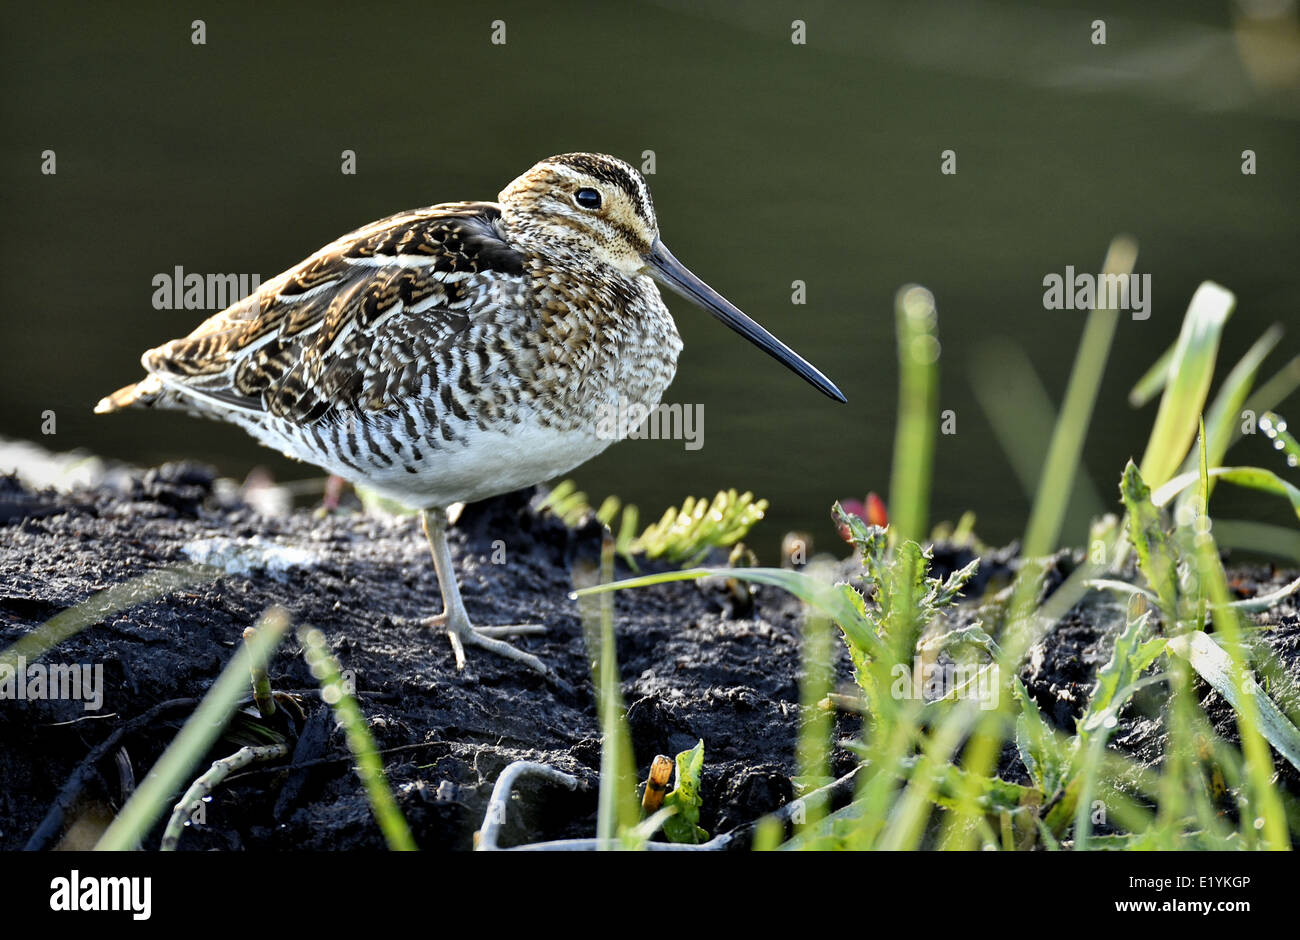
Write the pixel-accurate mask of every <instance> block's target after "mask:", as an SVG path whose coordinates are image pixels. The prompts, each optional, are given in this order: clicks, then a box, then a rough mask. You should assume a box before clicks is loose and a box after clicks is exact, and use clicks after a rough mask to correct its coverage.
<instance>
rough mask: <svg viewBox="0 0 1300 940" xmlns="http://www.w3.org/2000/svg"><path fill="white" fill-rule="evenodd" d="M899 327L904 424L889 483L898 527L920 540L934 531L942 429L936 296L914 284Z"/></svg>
mask: <svg viewBox="0 0 1300 940" xmlns="http://www.w3.org/2000/svg"><path fill="white" fill-rule="evenodd" d="M895 314H896V319H897V324H898V326H897V329H898V366H899V387H898V430H897V432H896V433H895V436H894V467H893V473H892V475H891V476H890V483H889V515H890V521H891V523H892V528H893V531H894V533H895V534H896V535H897V536H898V537H899V538H903V539H915V540H916V541H920V540H921V539H923V538H925V536H926V534H927V533H928V531H929V529H928V517H929V504H930V477H931V473H932V470H933V462H934V440H935V434H936V433H937V432H938V428H937V426H936V425H937V423H938V387H939V338H938V314H937V312H936V311H935V307H934V296H933V295H932V294H931V293H930V292H929V291H928V290H926V289H925V288H924V287H918V286H916V285H909V286H907V287H904V288H903V289H902V290H900V291H899V292H898V295H897V298H896V300H895Z"/></svg>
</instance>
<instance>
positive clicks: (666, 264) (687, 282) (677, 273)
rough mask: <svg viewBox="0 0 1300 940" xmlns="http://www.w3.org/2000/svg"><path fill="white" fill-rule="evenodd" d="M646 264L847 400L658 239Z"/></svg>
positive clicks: (693, 299) (664, 280)
mask: <svg viewBox="0 0 1300 940" xmlns="http://www.w3.org/2000/svg"><path fill="white" fill-rule="evenodd" d="M646 263H647V264H648V265H649V266H650V276H651V277H653V278H654V279H655V280H656V281H658V282H659V283H661V284H663V285H664V286H665V287H668V288H671V289H672V290H673V291H674V292H675V293H678V294H681V295H682V296H683V297H685V298H686V299H687V300H689V301H691V302H692V303H694V304H696V305H697V306H700V307H703V308H704V309H705V310H707V311H708V312H709V313H711V314H713V315H714V316H715V317H717V318H718V319H719V320H721V321H722V322H723V323H725V324H727V326H729V327H731V328H732V329H733V330H735V331H736V332H737V333H739V334H740V335H741V336H743V337H745V339H747V340H749V341H750V342H751V343H753V344H754V345H755V346H757V347H758V348H759V349H761V350H763V352H765V353H767V354H768V355H769V356H771V357H772V358H773V359H776V360H777V361H778V362H780V363H781V364H782V365H784V366H785V367H786V368H787V369H789V370H790V371H792V372H794V373H795V374H797V375H799V376H802V377H803V379H804V380H805V381H807V382H808V383H809V384H810V385H813V386H814V387H816V388H817V389H818V391H820V392H821V393H822V394H823V395H826V396H828V397H830V398H834V399H835V400H836V401H838V402H843V401H847V399H846V398H845V397H844V395H843V393H842V392H841V391H840V390H839V389H838V388H836V387H835V383H833V382H832V381H831V380H830V379H828V378H826V376H824V375H822V374H821V372H820V371H819V370H818V369H817V367H816V366H814V365H813V364H812V363H810V362H809V361H808V360H807V359H805V358H804V357H803V356H801V355H799V354H798V353H797V352H795V351H794V350H793V349H791V348H790V347H789V346H787V345H786V344H785V343H783V342H781V341H780V340H779V339H777V338H776V337H775V336H773V335H772V334H771V333H769V332H768V331H767V330H765V329H763V328H762V327H761V326H759V325H758V324H757V323H755V322H754V321H753V320H751V319H750V318H749V317H747V316H745V314H744V313H742V312H741V311H740V309H739V308H737V307H736V305H735V304H733V303H732V302H731V301H729V300H727V298H726V297H723V296H722V295H721V294H719V293H718V292H717V291H715V290H714V289H713V288H712V287H710V286H709V285H708V284H705V283H704V282H703V281H701V280H700V279H699V278H698V277H696V276H695V275H694V274H692V273H691V272H690V269H689V268H687V267H686V265H684V264H682V263H681V262H680V261H678V260H677V259H676V258H674V257H673V253H672V252H671V251H669V250H668V248H667V246H666V245H664V243H663V242H662V241H659V240H656V241H655V243H654V247H653V248H651V249H650V254H649V255H648V256H647V257H646Z"/></svg>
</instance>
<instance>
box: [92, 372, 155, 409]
mask: <svg viewBox="0 0 1300 940" xmlns="http://www.w3.org/2000/svg"><path fill="white" fill-rule="evenodd" d="M163 391H164V388H163V383H162V382H161V381H160V380H159V378H158V376H156V375H151V376H148V377H147V378H144V379H141V380H140V381H139V382H136V383H134V384H133V385H127V386H124V387H122V388H119V389H118V390H117V391H116V392H114V393H113V394H111V395H105V396H104V397H103V398H101V399H100V400H99V404H98V405H96V406H95V414H97V415H106V414H111V413H112V412H114V411H121V410H122V409H123V408H147V407H149V406H150V405H152V404H154V403H155V402H156V401H158V399H159V398H160V397H162V394H163Z"/></svg>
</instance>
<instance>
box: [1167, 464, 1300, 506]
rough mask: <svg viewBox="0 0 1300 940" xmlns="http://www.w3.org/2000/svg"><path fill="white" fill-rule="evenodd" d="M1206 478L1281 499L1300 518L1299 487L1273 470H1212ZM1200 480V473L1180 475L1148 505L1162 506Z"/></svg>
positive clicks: (1224, 468) (1223, 468) (1258, 468)
mask: <svg viewBox="0 0 1300 940" xmlns="http://www.w3.org/2000/svg"><path fill="white" fill-rule="evenodd" d="M1208 475H1209V478H1210V479H1211V480H1223V481H1225V482H1227V483H1232V484H1234V485H1236V486H1241V487H1245V488H1247V489H1252V490H1259V491H1260V492H1263V493H1272V494H1273V495H1275V496H1281V497H1282V498H1283V499H1285V500H1287V501H1288V502H1290V503H1291V508H1292V509H1293V510H1295V514H1296V517H1297V518H1300V487H1297V486H1296V485H1295V484H1294V483H1291V482H1290V481H1288V480H1284V479H1282V478H1281V477H1280V476H1278V475H1277V474H1276V473H1274V472H1273V471H1272V470H1265V469H1263V468H1262V467H1215V468H1214V469H1212V470H1210V471H1209V474H1208ZM1200 477H1201V475H1200V472H1199V471H1197V470H1192V471H1189V472H1188V473H1180V474H1179V475H1178V476H1176V477H1174V478H1173V479H1172V480H1170V481H1168V482H1167V483H1165V485H1164V486H1162V487H1160V488H1159V489H1157V490H1156V491H1155V492H1154V493H1153V494H1152V495H1151V501H1152V502H1153V503H1154V504H1155V505H1156V506H1164V505H1165V504H1167V503H1168V502H1169V501H1170V500H1171V499H1173V498H1174V497H1175V496H1177V495H1178V494H1179V493H1181V492H1183V491H1184V490H1186V489H1187V488H1188V487H1190V486H1193V485H1195V484H1196V483H1198V481H1199V480H1200Z"/></svg>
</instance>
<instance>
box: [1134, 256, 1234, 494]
mask: <svg viewBox="0 0 1300 940" xmlns="http://www.w3.org/2000/svg"><path fill="white" fill-rule="evenodd" d="M1236 302H1237V299H1236V297H1235V296H1234V295H1233V293H1232V292H1231V291H1229V290H1227V289H1226V288H1223V287H1220V286H1219V285H1218V284H1215V283H1213V282H1212V281H1205V282H1203V283H1202V284H1201V286H1200V287H1198V288H1197V289H1196V293H1195V294H1194V295H1192V302H1191V304H1189V305H1188V307H1187V315H1186V316H1185V317H1184V318H1183V328H1182V332H1180V333H1179V335H1178V343H1177V344H1176V345H1175V347H1174V355H1173V358H1172V359H1171V360H1170V362H1169V376H1170V381H1169V384H1168V385H1166V386H1165V391H1164V395H1163V396H1162V397H1161V399H1160V409H1159V411H1157V412H1156V421H1155V425H1154V427H1152V429H1151V437H1150V439H1149V440H1148V441H1147V448H1146V453H1144V454H1143V456H1142V462H1141V464H1140V466H1141V469H1142V477H1143V479H1145V480H1146V481H1147V483H1148V484H1149V485H1150V486H1153V487H1159V486H1161V485H1162V484H1164V483H1165V482H1166V481H1167V480H1168V479H1169V478H1170V477H1172V476H1173V475H1174V473H1175V472H1176V471H1177V469H1178V467H1179V465H1180V464H1181V463H1182V462H1183V460H1184V459H1185V458H1186V457H1187V454H1188V451H1189V449H1190V448H1191V445H1192V440H1193V439H1194V438H1195V437H1196V428H1197V425H1198V423H1199V422H1200V418H1201V413H1202V412H1203V411H1204V410H1205V400H1206V397H1207V396H1208V394H1209V391H1210V382H1211V380H1212V379H1213V377H1214V361H1215V358H1216V357H1217V356H1218V352H1219V339H1220V337H1221V336H1222V335H1223V324H1224V323H1225V322H1226V321H1227V319H1228V316H1229V315H1230V314H1231V313H1232V308H1233V306H1234V305H1235V304H1236Z"/></svg>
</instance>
